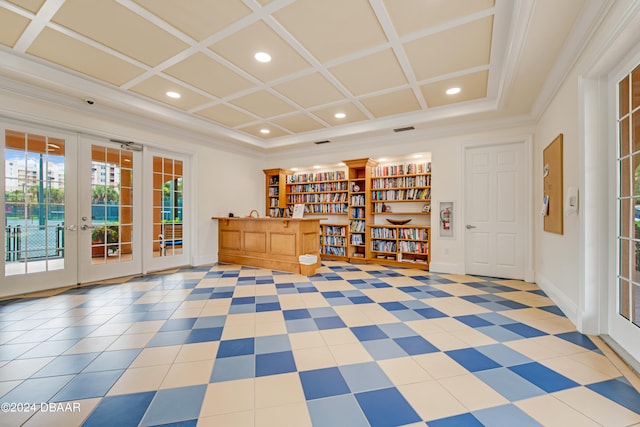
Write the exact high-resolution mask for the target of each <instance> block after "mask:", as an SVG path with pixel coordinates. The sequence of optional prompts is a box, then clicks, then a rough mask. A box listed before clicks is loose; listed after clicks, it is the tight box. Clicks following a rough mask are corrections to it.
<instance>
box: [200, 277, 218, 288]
mask: <svg viewBox="0 0 640 427" xmlns="http://www.w3.org/2000/svg"><path fill="white" fill-rule="evenodd" d="M219 280H220V278H218V277H214V278H210V279H202V280H200V281H199V282H198V284H197V285H196V289H199V288H215V287H216V286H217V285H218V281H219Z"/></svg>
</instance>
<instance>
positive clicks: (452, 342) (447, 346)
mask: <svg viewBox="0 0 640 427" xmlns="http://www.w3.org/2000/svg"><path fill="white" fill-rule="evenodd" d="M420 335H421V336H422V337H423V338H424V339H426V340H427V341H429V342H430V343H431V344H433V345H435V346H436V347H437V348H438V350H440V351H449V350H458V349H461V348H467V347H469V344H468V343H466V342H464V341H462V340H461V339H459V338H458V337H457V336H455V335H454V334H451V333H449V332H431V333H427V334H420Z"/></svg>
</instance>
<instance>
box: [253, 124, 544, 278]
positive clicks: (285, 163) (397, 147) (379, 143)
mask: <svg viewBox="0 0 640 427" xmlns="http://www.w3.org/2000/svg"><path fill="white" fill-rule="evenodd" d="M414 132H415V133H414ZM414 132H411V133H409V134H405V135H389V136H387V137H384V138H378V139H367V140H361V141H355V142H350V143H349V144H348V145H346V146H344V145H340V144H339V143H336V144H334V145H332V144H323V145H319V146H312V147H308V146H306V147H304V148H301V149H298V150H294V151H291V152H288V153H277V154H270V155H268V156H267V159H266V164H265V168H291V167H299V168H306V167H310V166H312V165H324V164H337V163H338V162H340V161H342V160H351V159H360V158H365V157H369V158H371V159H374V160H375V159H378V158H381V157H402V156H408V155H410V154H412V153H417V152H431V162H432V175H431V182H432V189H431V198H432V202H431V206H432V211H434V213H433V214H432V215H431V227H432V230H433V231H432V243H431V265H430V267H431V268H430V270H431V271H434V272H441V273H454V274H462V273H464V269H465V267H464V246H463V243H464V241H463V237H464V236H463V232H464V228H463V226H464V217H463V208H464V201H463V200H462V197H461V194H462V185H463V182H462V181H463V180H464V172H463V170H462V167H463V162H462V160H463V155H464V147H465V146H470V145H474V144H478V145H480V144H481V145H489V144H494V143H503V142H516V141H524V140H526V139H527V137H528V136H529V135H531V134H532V132H533V128H530V127H517V128H509V129H502V130H499V131H492V132H481V133H467V134H460V135H456V136H450V137H442V136H437V137H431V136H429V135H427V134H424V133H423V134H421V133H418V131H414ZM441 201H453V202H455V209H456V213H455V219H454V238H453V239H451V238H446V239H445V238H440V237H439V236H438V233H437V231H436V230H437V228H438V225H439V224H438V222H439V219H438V216H437V214H436V213H435V212H437V207H438V205H439V202H441Z"/></svg>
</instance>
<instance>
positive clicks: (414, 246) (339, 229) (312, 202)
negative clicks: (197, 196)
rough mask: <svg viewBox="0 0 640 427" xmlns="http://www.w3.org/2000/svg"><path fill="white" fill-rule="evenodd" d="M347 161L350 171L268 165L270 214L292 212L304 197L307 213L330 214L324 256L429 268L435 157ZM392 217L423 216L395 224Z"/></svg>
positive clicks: (323, 241) (322, 237)
mask: <svg viewBox="0 0 640 427" xmlns="http://www.w3.org/2000/svg"><path fill="white" fill-rule="evenodd" d="M344 163H345V165H346V168H347V169H346V172H345V170H342V169H340V170H331V171H323V172H309V173H298V174H293V173H291V171H288V170H285V169H265V171H264V173H265V175H266V191H267V193H266V200H267V212H269V216H283V215H288V214H289V212H290V210H291V209H292V208H293V205H295V204H298V203H303V204H304V205H305V216H307V215H309V216H312V215H325V216H329V217H331V218H329V222H328V223H325V224H320V254H321V256H322V258H324V259H333V260H349V261H352V262H372V263H380V264H385V265H396V266H404V267H413V268H418V269H425V270H428V269H429V262H430V258H431V256H430V249H431V248H430V245H431V227H430V226H429V225H428V224H429V222H430V221H429V219H430V218H429V216H428V215H430V204H431V163H430V162H416V163H405V164H397V165H379V164H378V162H376V161H375V160H372V159H369V158H363V159H355V160H345V161H344ZM336 216H338V217H336ZM339 216H346V220H344V222H343V220H340V218H339ZM387 218H389V219H412V220H413V219H416V218H417V219H421V220H420V221H414V224H406V225H394V224H387V222H386V219H387ZM418 222H420V223H421V224H419V223H418ZM423 224H424V225H423Z"/></svg>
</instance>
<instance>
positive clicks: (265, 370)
mask: <svg viewBox="0 0 640 427" xmlns="http://www.w3.org/2000/svg"><path fill="white" fill-rule="evenodd" d="M295 371H296V362H295V361H294V359H293V353H292V352H291V351H281V352H279V353H267V354H257V355H256V377H263V376H266V375H277V374H284V373H287V372H295Z"/></svg>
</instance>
